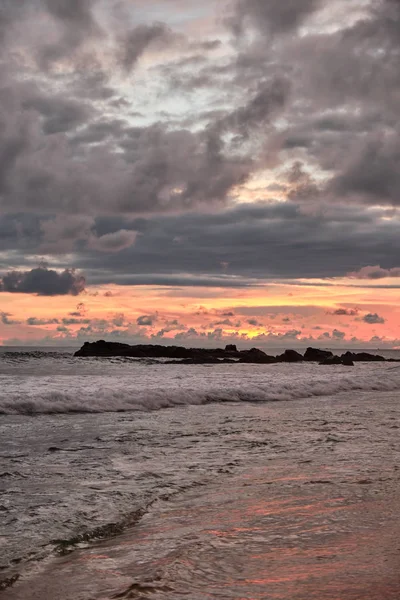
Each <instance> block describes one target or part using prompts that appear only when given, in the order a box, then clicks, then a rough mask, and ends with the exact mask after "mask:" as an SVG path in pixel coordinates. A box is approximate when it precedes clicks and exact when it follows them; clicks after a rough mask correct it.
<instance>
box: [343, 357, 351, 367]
mask: <svg viewBox="0 0 400 600" xmlns="http://www.w3.org/2000/svg"><path fill="white" fill-rule="evenodd" d="M342 365H344V366H345V367H354V363H353V361H352V360H351V358H349V357H348V356H343V357H342Z"/></svg>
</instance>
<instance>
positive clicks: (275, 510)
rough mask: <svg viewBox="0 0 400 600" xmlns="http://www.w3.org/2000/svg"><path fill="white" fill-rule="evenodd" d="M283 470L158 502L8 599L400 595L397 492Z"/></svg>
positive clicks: (262, 599) (384, 599)
mask: <svg viewBox="0 0 400 600" xmlns="http://www.w3.org/2000/svg"><path fill="white" fill-rule="evenodd" d="M280 468H281V466H280V465H279V464H277V465H276V466H275V467H274V466H270V467H269V468H268V469H264V470H258V471H257V470H255V471H254V472H253V473H251V474H247V476H245V477H244V476H235V477H234V478H231V479H226V480H225V485H221V484H216V485H214V486H213V487H209V488H208V489H207V493H204V494H201V493H199V491H198V490H197V491H193V490H192V491H190V492H186V493H185V494H183V495H182V496H177V497H176V498H174V499H172V500H171V499H170V500H169V501H161V502H158V503H157V505H156V506H154V507H153V509H152V511H151V512H150V513H149V514H148V515H146V516H145V517H144V518H143V520H142V521H141V522H140V524H139V525H138V526H136V527H134V528H132V529H131V530H130V531H126V532H125V533H124V534H123V535H122V536H120V537H118V538H116V539H114V540H111V541H107V542H103V543H100V544H97V545H95V546H93V547H91V548H86V549H82V550H79V551H78V552H75V553H73V554H71V555H69V556H67V557H64V558H60V559H58V560H57V564H56V565H54V564H53V565H52V566H51V568H50V569H48V570H47V571H46V570H45V571H44V573H42V574H41V575H40V584H37V582H36V585H35V593H34V594H33V595H32V594H31V592H30V590H29V586H26V589H23V588H19V591H18V593H17V590H15V591H11V590H10V591H9V595H8V598H9V599H10V600H11V599H12V600H16V599H17V598H18V600H22V599H24V600H33V598H40V599H41V600H49V599H50V598H51V599H53V600H55V598H57V599H59V600H89V599H90V600H106V599H107V600H108V599H112V598H114V599H116V598H121V599H129V598H134V599H136V600H145V599H148V600H175V599H180V598H182V599H187V600H207V599H224V600H228V599H229V600H232V599H236V600H308V599H310V600H312V599H314V600H399V598H400V569H399V567H400V560H399V559H400V542H399V539H400V538H399V536H398V533H399V527H398V524H397V514H398V513H397V508H398V503H397V505H396V502H397V500H396V498H391V497H390V496H388V497H387V501H386V503H382V501H381V500H379V499H377V497H376V494H374V490H371V491H370V492H369V491H368V492H365V493H363V494H362V497H361V496H360V494H358V493H357V494H355V493H354V492H353V491H352V489H353V488H354V486H353V488H352V487H351V486H349V485H343V484H342V485H339V484H338V482H337V481H335V477H339V473H338V472H337V473H335V472H334V471H331V473H330V484H326V482H325V483H315V481H323V480H322V479H318V477H319V478H320V477H321V470H319V471H318V472H316V471H315V470H313V468H311V467H310V466H307V465H306V466H304V470H303V472H301V473H299V472H298V469H297V471H296V472H293V473H287V475H286V477H284V478H283V477H282V476H281V473H280V472H279V471H280ZM314 469H315V468H314ZM322 472H323V471H322ZM250 475H251V476H250ZM360 485H362V484H360ZM338 487H339V488H340V493H337V492H338V489H337V488H338ZM335 491H336V493H335ZM396 528H397V530H396ZM57 581H64V582H65V581H69V582H70V586H69V588H68V590H66V589H65V588H63V589H61V588H60V584H58V583H57ZM21 594H22V595H21Z"/></svg>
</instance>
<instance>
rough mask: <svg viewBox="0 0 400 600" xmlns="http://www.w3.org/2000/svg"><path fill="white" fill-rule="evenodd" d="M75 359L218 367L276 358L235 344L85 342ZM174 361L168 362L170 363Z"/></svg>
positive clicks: (261, 361)
mask: <svg viewBox="0 0 400 600" xmlns="http://www.w3.org/2000/svg"><path fill="white" fill-rule="evenodd" d="M75 356H104V357H114V356H123V357H129V358H169V359H171V361H172V362H175V361H178V360H179V361H181V364H218V363H219V362H246V363H265V364H268V363H273V362H276V359H275V357H273V356H268V354H266V353H265V352H263V351H262V350H258V349H257V348H252V349H251V350H242V351H240V352H239V351H238V350H237V348H236V346H234V345H233V344H232V345H230V346H227V347H226V348H225V349H224V350H223V349H222V348H184V347H183V346H158V345H152V344H147V345H143V344H139V345H137V346H130V345H129V344H121V343H119V342H105V341H104V340H99V341H98V342H93V343H89V342H85V343H84V345H83V346H82V348H81V349H80V350H78V351H77V352H75ZM171 361H168V362H169V363H170V362H171Z"/></svg>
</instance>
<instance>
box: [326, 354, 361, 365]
mask: <svg viewBox="0 0 400 600" xmlns="http://www.w3.org/2000/svg"><path fill="white" fill-rule="evenodd" d="M319 364H320V365H323V366H327V365H344V366H345V367H354V363H353V361H352V360H351V359H350V358H349V357H348V356H344V355H343V357H341V356H329V357H328V358H325V359H324V360H323V361H321V362H320V363H319Z"/></svg>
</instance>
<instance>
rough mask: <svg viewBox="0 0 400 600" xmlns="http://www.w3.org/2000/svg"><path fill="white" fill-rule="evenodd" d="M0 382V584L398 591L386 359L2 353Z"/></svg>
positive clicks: (100, 594) (88, 590) (108, 589)
mask: <svg viewBox="0 0 400 600" xmlns="http://www.w3.org/2000/svg"><path fill="white" fill-rule="evenodd" d="M0 384H1V385H0V413H2V414H0V436H1V437H0V439H1V445H0V461H1V462H0V464H1V466H0V524H1V528H0V580H3V581H4V580H8V581H10V578H13V577H19V580H18V581H17V582H16V583H15V584H14V585H13V586H12V587H8V588H7V589H6V590H5V591H3V595H4V597H6V598H10V600H25V599H26V600H29V599H30V598H32V599H33V598H40V599H41V600H54V599H55V598H57V599H59V600H72V598H74V600H76V599H81V600H89V599H91V600H99V599H102V600H104V599H105V598H112V597H118V594H122V595H120V596H119V597H122V598H154V599H159V598H163V599H167V600H169V599H171V600H174V598H178V597H179V598H180V597H182V598H191V599H194V600H197V599H201V598H213V597H215V598H226V599H230V598H242V599H244V598H247V599H251V598H257V599H258V598H282V599H287V600H289V599H292V598H301V599H303V598H304V599H305V598H308V597H313V596H312V594H311V592H312V591H313V590H314V592H315V591H316V590H318V589H319V590H320V595H319V596H315V598H316V599H317V598H318V597H319V598H325V597H326V598H329V599H330V600H336V598H337V600H339V598H341V600H347V599H349V600H353V598H360V600H361V598H363V599H367V600H368V599H375V597H376V598H377V600H378V598H379V600H384V599H385V598H388V599H391V598H392V597H393V598H395V597H396V599H397V598H398V597H400V595H398V596H391V595H390V594H391V593H392V592H391V591H390V590H391V589H392V587H393V586H394V589H396V594H397V593H398V588H397V587H396V586H397V583H396V582H395V576H393V577H392V578H391V573H392V570H393V569H392V567H391V566H390V565H392V563H393V561H394V560H397V559H398V554H396V551H397V550H395V547H397V545H398V544H397V545H396V544H392V543H391V542H390V541H389V538H390V535H389V534H391V532H392V531H394V525H395V523H394V522H393V523H392V516H391V513H390V507H386V508H385V502H384V501H385V499H387V498H390V499H391V500H390V506H395V505H396V502H397V499H398V475H399V471H398V465H399V464H400V463H399V452H400V448H399V402H398V400H399V392H400V368H399V366H398V365H396V364H393V363H383V364H382V363H371V364H357V365H356V366H355V367H354V368H352V369H349V368H346V367H342V366H337V367H320V366H319V365H315V364H301V365H285V364H277V365H218V366H211V367H210V366H179V365H177V366H175V365H165V364H162V363H154V362H153V361H134V360H126V359H111V360H107V359H75V358H73V357H72V356H71V355H70V354H68V353H67V354H65V353H50V354H49V353H43V352H36V353H33V354H32V353H22V354H21V353H19V354H15V353H14V354H13V353H5V354H4V353H3V354H2V356H1V360H0ZM121 411H122V412H121ZM378 506H379V507H380V508H379V510H378ZM307 507H308V508H307ZM382 507H383V508H382ZM379 514H380V515H384V516H382V518H381V517H379V516H378V517H377V515H379ZM368 515H370V516H368ZM377 536H378V537H377ZM371 539H372V540H374V541H373V549H374V548H379V552H378V550H376V553H375V554H374V552H372V553H368V552H367V553H366V552H358V553H357V552H355V548H358V546H359V547H360V548H365V547H366V546H367V545H368V544H371V542H370V540H371ZM351 540H353V541H351ZM383 540H387V541H385V542H384V541H383ZM367 542H368V544H367ZM379 544H381V546H379ZM329 546H331V550H329ZM60 553H61V554H62V555H63V556H59V554H60ZM378 554H379V556H381V557H382V556H384V557H386V558H385V559H384V564H383V562H382V560H380V559H378V558H377V555H378ZM321 557H322V558H321ZM324 557H326V558H324ZM357 557H358V558H357ZM353 558H354V560H353ZM350 559H351V560H350ZM352 560H353V563H354V568H353V571H354V573H356V574H357V573H360V575H354V576H350V572H349V573H348V574H347V575H346V573H347V571H346V570H343V565H344V564H345V563H346V564H353V563H352V562H351V561H352ZM372 563H373V564H374V565H375V567H372ZM363 569H364V570H363ZM374 569H375V571H376V574H377V576H376V577H375V579H374V581H372V580H371V581H370V584H371V586H375V588H374V589H375V590H378V589H380V588H379V587H378V584H377V580H378V579H379V577H380V578H381V579H382V581H385V582H387V586H386V588H385V590H386V591H385V592H384V593H385V594H386V596H385V595H382V594H383V592H381V596H379V595H377V596H373V595H371V594H372V593H375V592H370V591H369V592H368V594H370V595H365V594H364V596H362V595H361V596H360V595H359V596H357V595H354V594H361V592H360V589H361V588H360V586H362V585H364V583H363V581H364V579H365V576H366V574H367V575H368V576H369V574H370V573H372V574H373V573H374V572H375V571H374ZM391 569H392V570H391ZM366 571H368V573H367V572H366ZM332 573H335V578H337V580H338V581H339V584H340V582H341V581H342V580H343V582H344V583H343V585H345V584H346V585H347V586H348V589H347V588H346V589H347V592H346V593H347V594H349V593H350V591H351V590H353V591H352V592H351V593H353V592H354V593H353V596H351V595H347V596H346V595H343V594H342V596H340V595H338V594H339V592H338V591H337V590H336V589H335V590H336V591H335V590H334V589H333V588H332V585H333V584H332V582H331V579H332V578H333V575H332ZM340 573H345V575H340ZM378 575H379V577H378ZM371 577H372V575H371ZM313 578H314V579H313ZM315 578H316V579H315ZM389 580H390V581H389ZM357 581H359V586H358V587H357V585H358V583H357V585H356V582H357ZM346 582H347V583H346ZM339 584H338V585H339ZM4 585H5V584H4ZM340 585H342V584H340ZM343 585H342V588H343V589H344V587H343ZM365 585H366V583H365ZM365 585H364V587H365ZM385 585H386V584H385ZM291 586H292V587H291ZM293 586H294V587H293ZM391 586H392V587H391ZM339 587H340V586H339ZM342 588H340V589H342ZM295 589H296V590H297V591H296V594H297V596H296V595H295ZM321 589H322V590H325V589H326V590H328V591H329V590H330V592H329V593H330V594H331V595H330V596H329V593H328V591H327V592H326V594H325V596H324V595H323V594H322V592H321ZM338 589H339V588H338ZM365 589H366V588H365ZM354 590H355V591H354ZM357 590H358V591H357ZM314 592H313V593H314ZM315 593H316V592H315ZM323 593H325V592H323ZM340 593H342V592H340ZM377 593H378V592H377ZM310 594H311V595H310ZM335 594H336V595H335Z"/></svg>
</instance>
